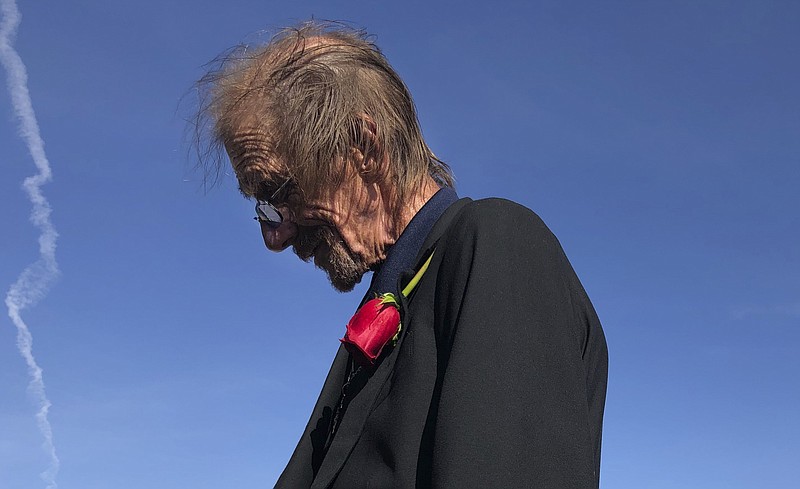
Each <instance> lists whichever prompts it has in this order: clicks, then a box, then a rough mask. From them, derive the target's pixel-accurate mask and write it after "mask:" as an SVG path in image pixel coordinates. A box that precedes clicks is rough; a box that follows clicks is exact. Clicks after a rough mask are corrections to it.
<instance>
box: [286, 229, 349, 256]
mask: <svg viewBox="0 0 800 489" xmlns="http://www.w3.org/2000/svg"><path fill="white" fill-rule="evenodd" d="M337 241H338V239H337V237H336V235H335V234H334V232H333V231H332V230H331V229H330V228H328V227H327V226H314V227H303V226H299V227H298V230H297V237H296V238H295V241H294V244H292V249H293V250H294V254H295V255H297V257H298V258H300V259H301V260H303V261H304V262H308V261H309V260H311V257H312V256H314V251H315V250H316V249H317V248H318V247H319V245H320V244H321V243H325V244H326V245H328V247H329V248H331V247H333V245H334V243H336V242H337Z"/></svg>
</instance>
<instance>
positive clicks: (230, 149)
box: [223, 126, 288, 197]
mask: <svg viewBox="0 0 800 489" xmlns="http://www.w3.org/2000/svg"><path fill="white" fill-rule="evenodd" d="M273 141H274V140H273V138H272V137H270V135H269V134H268V133H267V131H265V130H264V129H263V128H254V127H251V126H242V127H240V128H237V129H236V130H233V131H230V133H229V134H227V135H226V137H225V138H224V141H223V144H224V145H225V151H226V152H227V153H228V157H229V158H230V161H231V166H232V167H233V171H234V172H235V173H236V179H237V180H238V181H239V190H240V191H241V192H242V193H243V194H244V195H246V196H248V197H254V196H257V195H258V194H259V193H263V191H264V190H265V189H266V188H269V187H273V186H275V185H279V184H280V183H281V182H283V181H285V180H286V178H287V175H288V171H287V168H286V165H285V164H284V162H283V159H282V158H280V156H279V155H278V153H277V151H276V150H275V144H274V142H273Z"/></svg>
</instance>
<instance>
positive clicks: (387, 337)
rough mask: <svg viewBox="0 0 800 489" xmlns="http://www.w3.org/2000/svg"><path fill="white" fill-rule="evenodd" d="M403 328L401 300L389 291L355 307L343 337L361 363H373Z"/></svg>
mask: <svg viewBox="0 0 800 489" xmlns="http://www.w3.org/2000/svg"><path fill="white" fill-rule="evenodd" d="M431 258H433V253H431V256H429V257H428V259H427V261H425V264H424V265H422V267H421V268H420V269H419V271H417V273H416V275H414V278H412V279H411V281H410V282H409V283H408V285H406V287H405V288H404V289H403V291H402V294H403V297H408V295H409V294H410V293H411V291H412V290H414V287H416V286H417V283H419V281H420V279H421V278H422V275H423V274H424V273H425V270H427V269H428V265H430V263H431ZM401 329H402V325H401V324H400V304H399V303H398V301H397V297H395V295H394V294H392V293H388V292H387V293H385V294H380V295H378V296H377V297H375V298H374V299H370V300H368V301H367V302H365V303H364V305H363V306H361V307H360V308H359V309H358V311H356V313H355V314H354V315H353V317H352V318H350V322H348V323H347V331H346V332H345V334H344V338H342V339H341V340H340V341H341V342H342V343H343V344H344V346H345V348H347V351H349V352H350V354H351V355H353V358H354V359H355V361H356V362H357V363H358V364H359V365H365V366H373V365H375V361H376V360H377V359H378V358H379V357H380V356H381V352H382V351H383V348H384V347H385V346H386V345H387V344H389V342H391V343H392V345H394V344H396V343H397V339H398V338H399V337H400V330H401Z"/></svg>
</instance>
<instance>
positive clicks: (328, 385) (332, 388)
mask: <svg viewBox="0 0 800 489" xmlns="http://www.w3.org/2000/svg"><path fill="white" fill-rule="evenodd" d="M348 361H349V354H348V353H347V350H345V349H344V347H343V346H340V347H339V350H338V352H337V353H336V358H334V360H333V365H331V369H330V371H329V372H328V377H327V378H326V379H325V384H323V386H322V392H321V393H320V395H319V399H317V404H316V405H315V406H314V410H313V411H312V414H311V419H309V421H308V424H307V425H306V429H305V431H303V436H302V437H301V438H300V441H299V442H298V443H297V448H295V450H294V453H293V454H292V457H291V458H290V459H289V463H288V464H287V465H286V468H285V469H284V470H283V473H282V474H281V476H280V478H279V479H278V482H277V483H276V484H275V487H276V488H283V487H286V488H297V487H310V486H311V482H312V481H313V480H314V476H315V475H316V474H317V473H318V469H319V467H320V465H321V464H322V460H321V457H323V456H324V453H325V451H324V448H323V447H324V446H325V442H326V441H327V437H328V428H329V426H330V423H331V419H332V416H333V410H334V409H335V408H336V405H337V403H338V402H339V395H340V393H341V389H342V384H344V381H345V379H346V378H347V364H348ZM317 458H320V459H319V460H318V459H317Z"/></svg>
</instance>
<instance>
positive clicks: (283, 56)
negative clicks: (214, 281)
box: [192, 21, 453, 205]
mask: <svg viewBox="0 0 800 489" xmlns="http://www.w3.org/2000/svg"><path fill="white" fill-rule="evenodd" d="M207 66H208V67H209V69H208V72H207V74H206V75H205V76H203V77H202V78H201V79H200V80H199V81H198V82H197V85H196V89H197V94H198V102H199V106H198V109H197V112H196V115H195V117H194V118H193V121H192V122H193V123H194V127H193V128H192V129H193V132H194V134H193V135H194V137H193V143H194V146H195V148H196V150H197V155H198V158H199V163H200V165H201V166H202V167H203V169H204V173H205V176H206V181H209V178H210V181H211V183H212V185H213V183H214V182H216V179H217V177H218V176H219V172H220V170H221V168H222V166H223V162H224V161H226V158H225V156H224V155H225V153H224V147H225V145H226V144H227V143H229V142H230V141H231V140H232V139H233V138H234V137H236V132H237V131H240V130H241V128H242V126H243V125H245V126H246V127H247V130H248V131H252V133H254V134H259V135H261V137H263V138H264V141H263V142H262V143H263V147H265V148H269V153H270V154H269V155H263V157H264V158H266V157H276V158H279V159H280V160H281V166H282V167H283V168H284V171H286V172H287V173H288V175H286V176H287V177H288V178H292V179H293V180H294V181H295V184H296V185H297V187H298V189H299V190H300V191H301V192H303V193H304V194H305V195H307V196H317V195H320V194H321V193H322V192H324V191H326V190H330V189H332V188H335V187H336V186H337V185H340V184H341V183H342V179H343V178H344V172H343V171H342V167H341V164H340V162H342V161H349V158H348V154H349V152H350V151H352V149H353V148H355V149H358V150H359V151H361V152H362V153H363V155H364V157H365V158H374V159H375V161H376V162H384V161H385V162H388V164H389V167H388V169H387V170H388V171H387V173H388V175H390V178H392V179H393V183H394V186H395V191H396V192H397V204H398V205H402V203H403V202H404V201H405V197H406V196H407V195H410V193H411V192H413V191H414V190H415V189H416V188H418V187H419V185H421V184H422V182H423V181H424V179H425V177H426V176H430V177H432V178H433V179H434V180H435V181H436V182H437V183H438V184H439V185H440V186H446V187H452V186H453V176H452V173H451V171H450V168H449V167H448V165H447V164H446V163H444V162H443V161H441V160H440V159H439V158H437V157H436V156H435V155H434V153H433V152H432V151H431V149H430V148H429V147H428V145H427V144H426V143H425V140H424V139H423V137H422V131H421V129H420V126H419V121H418V119H417V112H416V109H415V106H414V102H413V100H412V98H411V94H410V93H409V90H408V88H407V87H406V85H405V83H403V81H402V80H401V79H400V77H399V75H398V74H397V73H396V72H395V71H394V69H393V68H392V67H391V66H390V65H389V62H388V61H387V60H386V58H385V57H384V56H383V54H382V53H381V51H380V49H379V48H378V47H377V46H376V45H375V44H374V43H373V42H372V40H371V39H370V38H369V36H368V35H367V34H366V33H365V32H364V31H361V30H356V29H353V28H350V27H348V26H346V25H343V24H340V23H330V22H324V23H322V22H315V21H312V22H306V23H303V24H301V25H299V26H297V27H292V28H287V29H283V30H281V31H280V32H278V33H277V34H276V35H275V36H274V37H272V39H271V40H270V41H269V42H268V43H266V44H265V45H261V46H257V47H252V46H248V45H239V46H236V47H234V48H232V49H230V50H228V51H227V52H225V53H223V54H222V55H220V56H218V57H217V58H216V59H215V60H214V61H212V62H211V63H209V65H207ZM251 170H252V169H251ZM245 173H248V174H247V175H242V174H241V173H240V172H239V171H238V169H237V176H238V177H239V179H240V182H241V181H242V179H243V178H244V179H245V181H247V180H248V179H250V178H252V179H257V178H258V173H259V172H258V171H257V168H256V169H255V171H249V172H245ZM243 190H244V189H243Z"/></svg>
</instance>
